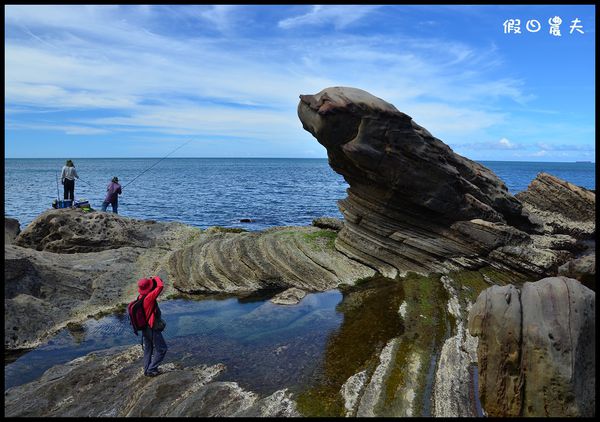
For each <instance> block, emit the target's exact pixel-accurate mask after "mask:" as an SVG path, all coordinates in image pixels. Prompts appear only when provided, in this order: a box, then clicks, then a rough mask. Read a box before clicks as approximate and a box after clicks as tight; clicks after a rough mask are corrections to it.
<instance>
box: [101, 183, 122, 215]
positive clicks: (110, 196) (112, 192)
mask: <svg viewBox="0 0 600 422" xmlns="http://www.w3.org/2000/svg"><path fill="white" fill-rule="evenodd" d="M119 195H121V185H120V184H119V178H118V177H117V176H115V177H113V178H112V180H111V181H110V183H109V184H108V186H107V187H106V198H104V202H102V211H106V208H107V207H108V204H110V206H111V207H112V211H113V212H114V213H115V214H118V212H117V208H118V206H119Z"/></svg>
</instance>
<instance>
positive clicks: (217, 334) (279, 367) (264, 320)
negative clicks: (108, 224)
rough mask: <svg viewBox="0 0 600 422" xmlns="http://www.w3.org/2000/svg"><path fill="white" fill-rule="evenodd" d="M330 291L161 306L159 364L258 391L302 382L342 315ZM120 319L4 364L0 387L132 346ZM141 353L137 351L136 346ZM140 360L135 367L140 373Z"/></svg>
mask: <svg viewBox="0 0 600 422" xmlns="http://www.w3.org/2000/svg"><path fill="white" fill-rule="evenodd" d="M341 299H342V295H341V293H340V292H339V291H337V290H332V291H329V292H324V293H313V294H308V295H306V297H305V298H304V299H303V300H302V301H301V302H300V303H299V304H297V305H275V304H273V303H271V302H268V301H266V300H259V301H255V302H248V301H242V300H238V299H223V300H202V301H193V300H183V299H176V300H169V301H165V302H162V303H160V307H161V310H162V313H163V317H164V318H165V320H166V321H167V329H166V330H165V332H164V333H163V334H164V336H165V339H166V341H167V344H168V346H169V351H168V352H167V355H166V357H165V361H164V362H165V363H166V362H180V363H182V364H184V366H188V365H191V364H196V363H202V364H214V363H218V362H221V363H224V364H225V365H226V366H227V370H226V371H225V372H224V374H222V375H221V376H220V378H219V379H220V380H223V381H237V382H238V383H239V384H240V385H241V386H242V387H244V388H248V389H251V390H253V391H256V392H258V393H270V392H273V391H275V390H277V389H279V388H284V387H288V388H291V389H292V390H293V389H295V388H298V387H299V386H300V385H305V384H306V383H309V382H310V380H311V379H312V378H313V376H314V373H315V371H317V370H318V366H319V365H320V363H321V362H322V357H323V353H324V349H325V345H326V343H327V338H328V337H329V334H330V333H331V332H332V331H334V330H336V329H337V328H338V327H339V326H340V324H341V322H342V315H341V314H340V313H338V312H336V310H335V308H336V305H337V304H338V303H339V302H340V301H341ZM139 341H140V337H139V336H138V337H136V336H135V335H134V334H133V332H132V330H131V327H130V325H129V319H128V317H127V315H126V314H125V313H120V314H117V315H112V316H108V317H105V318H102V319H100V320H89V321H86V322H85V323H84V324H83V326H82V327H81V329H71V330H67V329H65V330H62V331H60V332H59V333H58V334H57V335H56V336H55V337H53V338H52V339H51V340H50V341H49V342H47V343H46V344H44V345H42V346H40V347H38V348H37V349H35V350H33V351H31V352H29V353H26V354H24V355H23V356H21V357H19V358H18V359H17V360H15V361H14V362H12V363H9V364H7V365H6V366H5V373H4V382H5V386H4V388H5V389H8V388H10V387H13V386H16V385H21V384H24V383H27V382H30V381H32V380H35V379H36V378H39V377H40V376H41V375H42V374H43V373H44V371H46V370H47V369H48V368H50V367H52V366H54V365H57V364H61V363H65V362H68V361H70V360H72V359H75V358H77V357H80V356H83V355H86V354H88V353H90V352H92V351H96V350H101V349H107V348H110V347H114V346H120V345H127V344H136V343H139ZM140 347H141V346H140ZM141 364H142V363H141V361H140V368H141Z"/></svg>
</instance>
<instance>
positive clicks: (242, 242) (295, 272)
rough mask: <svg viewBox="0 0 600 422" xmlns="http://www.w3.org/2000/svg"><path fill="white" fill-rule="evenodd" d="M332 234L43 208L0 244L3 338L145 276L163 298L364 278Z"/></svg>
mask: <svg viewBox="0 0 600 422" xmlns="http://www.w3.org/2000/svg"><path fill="white" fill-rule="evenodd" d="M13 225H14V224H13ZM5 226H6V223H5ZM6 230H8V229H6ZM336 235H337V233H336V232H335V231H332V230H323V229H319V228H317V227H287V228H285V227H283V228H275V229H271V230H266V231H264V232H245V231H243V230H229V229H223V228H218V227H213V228H210V229H207V230H206V231H201V230H199V229H197V228H194V227H190V226H186V225H184V224H180V223H159V222H154V221H142V220H135V219H130V218H126V217H122V216H118V215H114V214H112V213H99V212H91V213H84V212H82V211H81V210H77V209H73V210H71V209H64V210H63V209H60V210H49V211H47V212H45V213H43V214H41V215H40V216H39V217H38V218H37V219H35V220H34V221H33V222H32V223H31V224H29V225H28V226H27V228H26V229H25V230H23V231H22V232H21V233H20V234H19V235H18V236H17V237H16V238H15V240H14V244H7V245H5V254H4V263H5V270H4V276H5V288H4V290H5V338H4V344H5V347H6V348H7V349H21V348H30V347H35V346H36V345H37V344H39V343H40V342H41V341H43V339H45V338H47V337H48V336H50V335H52V334H53V333H54V332H56V331H57V330H59V329H60V328H62V327H64V326H65V325H66V324H67V323H69V322H77V321H80V320H82V319H85V318H86V317H88V316H90V315H95V314H97V313H99V312H103V311H107V310H110V309H111V308H114V307H115V306H117V305H124V304H127V303H128V302H129V301H131V300H132V298H133V297H135V295H136V282H137V280H138V279H139V278H142V277H147V276H148V275H150V274H158V275H160V276H161V277H162V278H163V280H165V282H166V290H165V293H164V294H163V296H162V297H163V298H164V297H167V296H169V295H171V294H174V293H176V292H183V293H231V294H247V293H251V292H254V291H257V290H263V289H276V288H277V289H279V288H291V287H297V288H300V289H303V290H305V291H323V290H327V289H331V288H334V287H336V286H338V285H339V284H341V283H344V284H352V283H354V282H355V281H356V280H358V279H361V278H365V277H370V276H372V275H374V274H375V271H374V270H373V269H371V268H369V267H367V266H365V265H362V264H360V263H358V262H355V261H352V260H351V259H349V258H348V257H346V256H345V255H343V254H342V253H340V252H338V251H337V250H336V249H335V248H334V246H333V242H334V240H335V237H336ZM296 300H300V298H297V299H296ZM286 301H288V302H289V298H288V299H286Z"/></svg>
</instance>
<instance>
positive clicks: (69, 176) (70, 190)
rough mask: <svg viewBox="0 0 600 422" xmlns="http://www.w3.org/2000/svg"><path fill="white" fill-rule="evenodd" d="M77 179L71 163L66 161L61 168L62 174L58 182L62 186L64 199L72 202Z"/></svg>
mask: <svg viewBox="0 0 600 422" xmlns="http://www.w3.org/2000/svg"><path fill="white" fill-rule="evenodd" d="M76 178H77V179H79V176H78V175H77V170H75V165H74V164H73V161H71V160H67V163H66V164H65V165H64V166H63V168H62V173H61V174H60V181H61V183H62V184H63V186H64V196H65V199H70V200H71V201H73V200H74V199H75V179H76Z"/></svg>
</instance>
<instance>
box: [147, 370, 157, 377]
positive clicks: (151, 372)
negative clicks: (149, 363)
mask: <svg viewBox="0 0 600 422" xmlns="http://www.w3.org/2000/svg"><path fill="white" fill-rule="evenodd" d="M158 374H160V372H158V371H150V372H146V373H144V376H146V377H155V376H157V375H158Z"/></svg>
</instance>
